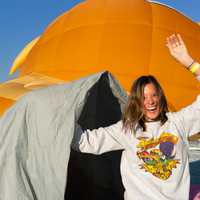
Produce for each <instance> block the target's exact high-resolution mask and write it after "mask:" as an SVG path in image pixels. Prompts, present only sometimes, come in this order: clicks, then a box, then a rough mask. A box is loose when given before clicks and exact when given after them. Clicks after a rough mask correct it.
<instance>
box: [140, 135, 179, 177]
mask: <svg viewBox="0 0 200 200" xmlns="http://www.w3.org/2000/svg"><path fill="white" fill-rule="evenodd" d="M137 139H138V140H140V141H141V142H140V143H139V144H138V145H137V147H138V148H140V150H138V151H137V156H138V157H139V159H140V160H141V161H142V162H143V164H141V165H139V166H141V169H145V171H146V172H150V173H152V174H153V175H154V176H156V177H158V178H160V179H163V180H166V179H168V178H169V177H170V175H171V174H172V169H173V168H176V165H177V164H180V163H179V161H180V160H176V159H175V156H176V153H177V147H176V144H177V142H178V137H177V136H174V135H171V134H169V133H165V132H163V133H162V134H161V136H160V137H159V138H157V139H153V138H151V139H149V140H147V139H148V137H142V136H140V137H138V138H137Z"/></svg>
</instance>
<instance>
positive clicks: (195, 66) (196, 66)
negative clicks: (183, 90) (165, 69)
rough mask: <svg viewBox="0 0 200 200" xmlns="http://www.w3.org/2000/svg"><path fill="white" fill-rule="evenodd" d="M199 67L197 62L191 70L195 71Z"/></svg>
mask: <svg viewBox="0 0 200 200" xmlns="http://www.w3.org/2000/svg"><path fill="white" fill-rule="evenodd" d="M199 67H200V66H199V63H196V64H195V65H194V66H193V67H192V69H191V70H190V72H192V73H194V72H195V71H196V70H197V69H198V68H199Z"/></svg>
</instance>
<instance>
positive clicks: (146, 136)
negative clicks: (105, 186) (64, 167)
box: [72, 35, 200, 200]
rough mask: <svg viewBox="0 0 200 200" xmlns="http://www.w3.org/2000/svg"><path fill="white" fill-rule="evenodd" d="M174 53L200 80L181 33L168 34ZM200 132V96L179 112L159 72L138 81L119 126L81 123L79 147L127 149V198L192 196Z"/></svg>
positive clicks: (96, 150) (123, 162) (76, 142)
mask: <svg viewBox="0 0 200 200" xmlns="http://www.w3.org/2000/svg"><path fill="white" fill-rule="evenodd" d="M166 46H167V47H168V49H169V52H170V54H171V56H172V57H173V58H174V59H175V60H177V61H178V62H180V63H181V64H182V65H183V66H184V67H185V68H187V69H188V70H190V71H191V72H192V73H193V74H194V75H195V76H196V77H197V78H198V80H200V76H199V75H200V68H199V64H198V63H196V62H195V61H194V60H193V59H192V58H191V57H190V55H189V54H188V51H187V49H186V46H185V44H184V42H183V40H182V38H181V36H180V35H178V39H177V37H176V36H175V35H172V36H171V37H170V38H167V45H166ZM199 131H200V96H199V97H198V98H197V101H195V102H194V103H193V104H192V105H190V106H188V107H187V108H184V109H182V110H181V111H179V112H176V113H170V112H169V111H168V107H167V102H166V99H165V96H164V93H163V91H162V88H161V87H160V85H159V83H158V82H157V80H156V79H155V78H154V77H153V76H143V77H140V78H139V79H137V80H136V81H135V82H134V84H133V86H132V89H131V93H130V98H129V102H128V105H127V108H126V110H125V112H124V114H123V116H122V120H121V121H119V122H118V123H117V124H114V125H112V126H109V127H106V128H99V129H98V130H93V131H89V130H86V131H82V129H81V127H80V126H77V127H76V130H75V137H74V139H73V144H72V146H73V148H75V149H76V150H79V151H81V152H86V153H93V154H102V153H104V152H108V151H113V150H119V149H123V150H124V151H123V153H122V158H121V166H120V169H121V175H122V181H123V185H124V187H125V190H126V191H125V194H124V198H125V200H132V199H139V200H141V199H148V200H149V199H153V200H157V199H158V200H161V199H162V200H163V199H174V200H177V199H188V198H189V186H190V175H189V162H188V141H187V138H188V136H190V135H192V134H196V133H198V132H199Z"/></svg>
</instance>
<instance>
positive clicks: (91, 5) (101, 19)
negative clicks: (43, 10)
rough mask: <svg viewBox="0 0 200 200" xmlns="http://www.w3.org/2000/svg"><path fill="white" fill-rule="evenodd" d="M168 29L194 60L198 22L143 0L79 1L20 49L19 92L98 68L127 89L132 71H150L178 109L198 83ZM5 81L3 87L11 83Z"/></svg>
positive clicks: (192, 97) (197, 50) (196, 90)
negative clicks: (177, 55) (171, 48)
mask: <svg viewBox="0 0 200 200" xmlns="http://www.w3.org/2000/svg"><path fill="white" fill-rule="evenodd" d="M174 33H175V34H177V33H180V34H181V36H182V38H183V39H184V41H185V43H186V45H187V48H188V50H189V52H190V54H191V56H192V57H193V58H194V59H195V60H197V61H199V62H200V58H199V55H200V45H199V41H200V39H199V38H200V26H199V25H198V24H197V23H195V22H194V21H192V20H191V19H189V18H188V17H187V16H185V15H184V14H182V13H180V12H178V11H176V10H175V9H173V8H171V7H168V6H166V5H163V4H159V3H154V2H150V1H145V0H87V1H84V2H82V3H80V4H79V5H77V6H75V7H74V8H72V9H71V10H70V11H68V12H66V13H64V14H62V15H61V16H60V17H58V18H57V19H56V20H55V21H53V22H52V23H51V24H50V25H49V26H48V27H47V29H46V30H45V32H44V33H43V34H42V35H41V37H40V38H39V39H38V41H37V42H36V43H35V45H34V46H33V47H32V48H31V50H30V52H29V53H28V55H27V54H26V55H27V57H26V59H25V61H24V62H23V64H22V66H21V71H20V74H19V76H20V77H19V79H20V81H19V82H20V84H21V88H23V91H22V93H21V94H20V95H21V96H22V95H23V94H24V93H26V92H28V91H30V90H29V89H30V88H31V89H37V88H40V87H44V86H47V85H51V84H57V83H62V82H65V81H73V80H75V79H78V78H80V77H83V76H86V75H88V74H93V73H96V72H99V71H103V70H108V71H110V72H111V73H112V74H113V75H114V76H115V77H116V78H117V79H118V80H119V82H120V83H121V84H122V85H123V87H124V88H125V89H126V90H127V91H129V90H130V87H131V85H132V83H133V81H134V80H135V79H136V78H137V77H139V76H141V75H147V74H151V75H154V76H155V77H156V78H157V79H158V81H159V82H160V84H161V86H162V87H163V89H164V91H165V94H166V97H167V99H168V101H169V102H170V104H171V105H172V106H173V107H174V108H175V109H176V110H179V109H181V108H183V107H185V106H187V105H189V104H191V103H192V102H193V101H194V100H195V99H196V97H197V94H199V93H200V84H199V83H198V81H197V80H196V79H195V78H194V76H193V75H192V74H190V73H189V72H188V71H187V70H186V69H184V68H183V67H182V66H181V65H180V64H178V63H177V62H176V61H174V60H173V59H172V58H171V56H170V55H169V52H168V49H167V48H166V47H165V45H166V37H168V36H170V35H172V34H174ZM18 67H19V66H18ZM15 69H16V66H15ZM14 71H15V70H12V73H13V72H14ZM24 76H25V77H27V76H28V77H31V80H30V82H29V81H28V78H27V81H25V83H24V82H23V83H22V82H21V80H22V78H23V77H24ZM35 77H37V78H38V77H39V78H38V79H37V80H36V79H34V78H35ZM33 79H34V81H33ZM41 79H42V81H41ZM43 79H47V80H48V81H47V82H48V84H46V82H45V80H43ZM52 79H53V81H52ZM17 80H18V78H17V79H15V82H16V83H17ZM6 84H7V83H6ZM6 84H5V83H4V84H3V85H4V90H5V88H6V87H7V88H9V87H11V86H12V85H11V86H9V87H8V86H6ZM17 84H18V83H17ZM27 84H28V86H27ZM3 85H2V86H3ZM24 85H25V86H26V87H25V89H26V91H24ZM35 86H37V87H35ZM27 88H28V89H27ZM1 94H2V97H3V98H8V99H11V100H15V101H16V100H17V98H18V97H17V96H16V97H15V98H14V99H13V98H12V97H11V95H10V96H9V97H8V96H7V95H3V93H1V88H0V95H1ZM20 95H18V96H20ZM2 112H4V111H2Z"/></svg>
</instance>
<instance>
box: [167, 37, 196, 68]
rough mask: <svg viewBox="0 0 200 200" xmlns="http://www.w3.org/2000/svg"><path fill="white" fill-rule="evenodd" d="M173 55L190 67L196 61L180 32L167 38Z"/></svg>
mask: <svg viewBox="0 0 200 200" xmlns="http://www.w3.org/2000/svg"><path fill="white" fill-rule="evenodd" d="M166 46H167V47H168V49H169V52H170V54H171V56H172V57H173V58H174V59H175V60H176V61H178V62H179V63H181V64H182V65H183V66H184V67H186V68H188V67H189V66H190V65H191V63H192V62H193V61H194V60H193V59H192V58H191V56H190V55H189V53H188V50H187V48H186V46H185V44H184V42H183V39H182V38H181V36H180V35H179V34H178V35H177V37H176V36H175V35H172V36H170V37H169V38H167V45H166Z"/></svg>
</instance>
